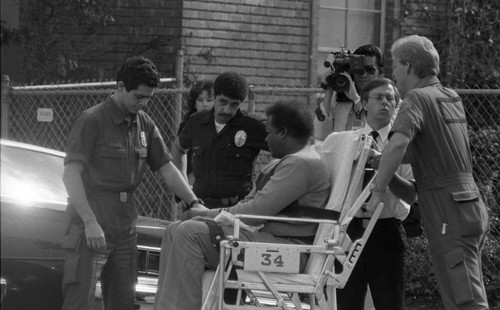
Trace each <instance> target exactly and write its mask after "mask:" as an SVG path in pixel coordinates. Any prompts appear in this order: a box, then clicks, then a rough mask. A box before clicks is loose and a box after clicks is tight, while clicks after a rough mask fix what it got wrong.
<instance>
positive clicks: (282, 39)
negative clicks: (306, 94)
mask: <svg viewBox="0 0 500 310" xmlns="http://www.w3.org/2000/svg"><path fill="white" fill-rule="evenodd" d="M183 6H184V7H183V24H182V26H183V30H182V31H183V46H184V48H185V68H184V74H185V75H187V77H188V78H190V79H194V78H213V77H215V76H216V75H217V74H219V73H220V72H223V71H226V70H234V71H237V72H240V73H242V74H244V75H245V76H247V77H248V79H249V82H250V83H252V84H260V85H263V84H265V85H285V84H286V85H292V84H295V85H307V79H308V66H309V40H310V38H309V32H310V6H311V1H309V0H290V1H288V0H213V1H195V0H186V1H184V2H183Z"/></svg>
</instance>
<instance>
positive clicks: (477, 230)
mask: <svg viewBox="0 0 500 310" xmlns="http://www.w3.org/2000/svg"><path fill="white" fill-rule="evenodd" d="M451 195H452V197H453V200H454V201H455V202H456V203H457V208H458V209H457V213H458V217H459V219H460V222H461V223H460V224H461V227H462V229H461V235H462V236H463V237H474V236H479V235H481V234H483V233H485V231H486V225H483V216H482V212H481V208H482V207H483V206H482V202H481V200H480V197H479V192H478V191H477V190H464V191H460V192H453V193H451Z"/></svg>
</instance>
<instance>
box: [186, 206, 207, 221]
mask: <svg viewBox="0 0 500 310" xmlns="http://www.w3.org/2000/svg"><path fill="white" fill-rule="evenodd" d="M208 210H210V209H208V208H207V207H205V206H204V205H202V204H199V203H197V204H195V205H194V206H193V207H192V208H191V209H189V210H187V211H186V212H184V213H182V216H181V220H183V221H185V220H189V219H191V218H193V217H195V216H207V214H208Z"/></svg>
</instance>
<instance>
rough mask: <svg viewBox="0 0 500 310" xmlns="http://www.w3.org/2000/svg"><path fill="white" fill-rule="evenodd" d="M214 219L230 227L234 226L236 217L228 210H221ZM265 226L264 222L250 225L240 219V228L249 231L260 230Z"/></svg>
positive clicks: (221, 224)
mask: <svg viewBox="0 0 500 310" xmlns="http://www.w3.org/2000/svg"><path fill="white" fill-rule="evenodd" d="M214 221H215V222H216V223H217V224H219V225H220V226H229V227H234V221H235V217H234V215H233V214H231V213H229V212H227V211H221V212H220V213H219V214H218V215H217V216H216V217H215V218H214ZM263 227H264V224H261V225H259V226H250V225H247V224H245V223H243V222H242V221H240V229H242V230H246V231H249V232H256V231H259V230H260V229H262V228H263Z"/></svg>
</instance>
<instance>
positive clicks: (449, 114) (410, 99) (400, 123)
mask: <svg viewBox="0 0 500 310" xmlns="http://www.w3.org/2000/svg"><path fill="white" fill-rule="evenodd" d="M391 52H392V57H393V63H394V68H393V69H394V70H393V75H394V77H395V79H396V82H397V85H398V87H399V90H400V91H401V93H402V94H403V96H404V101H403V103H402V105H401V108H400V110H399V113H398V115H397V117H396V120H395V121H394V124H393V126H392V129H391V136H390V139H389V144H388V145H387V146H386V147H385V149H384V152H383V153H382V158H381V162H380V166H379V174H378V176H377V178H376V182H375V187H374V189H373V193H372V197H371V199H370V201H369V205H368V206H367V208H368V209H373V208H374V206H376V205H377V204H378V202H380V201H381V199H382V198H381V194H382V192H383V190H384V189H385V188H386V186H387V184H388V183H389V180H390V179H391V178H392V175H393V174H394V171H395V170H396V168H397V167H398V166H399V164H400V163H401V162H402V161H403V159H405V160H406V159H407V158H408V160H409V161H410V163H411V165H412V169H413V174H414V177H415V181H416V188H417V192H418V200H419V206H420V211H421V215H422V223H423V225H424V229H425V232H426V234H427V237H428V238H429V250H430V255H431V259H432V263H433V267H434V271H435V274H436V278H437V282H438V286H439V291H440V293H441V298H442V300H443V303H444V306H445V308H446V309H488V301H487V298H486V291H485V288H484V283H483V275H482V271H481V250H482V248H483V245H484V239H485V234H486V231H487V230H488V213H487V209H486V206H485V204H484V203H483V200H482V199H481V196H480V194H479V190H478V187H477V185H476V183H475V181H474V179H473V176H472V160H471V153H470V149H469V134H468V131H467V121H466V117H465V111H464V107H463V104H462V101H461V99H460V97H459V96H458V95H457V93H456V92H455V91H453V90H451V89H449V88H445V87H443V86H442V85H441V84H440V82H439V80H438V78H437V74H438V73H439V54H438V53H437V51H436V49H435V48H434V46H433V44H432V42H431V41H430V40H429V39H427V38H425V37H421V36H417V35H413V36H409V37H404V38H401V39H399V40H397V41H396V42H395V43H394V44H393V46H392V49H391ZM405 153H406V155H405Z"/></svg>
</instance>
